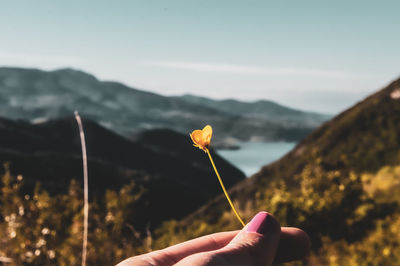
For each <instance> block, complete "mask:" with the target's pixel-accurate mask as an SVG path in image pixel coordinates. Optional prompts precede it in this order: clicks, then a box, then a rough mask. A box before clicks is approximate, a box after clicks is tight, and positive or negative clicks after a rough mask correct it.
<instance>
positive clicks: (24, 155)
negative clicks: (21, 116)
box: [0, 117, 245, 227]
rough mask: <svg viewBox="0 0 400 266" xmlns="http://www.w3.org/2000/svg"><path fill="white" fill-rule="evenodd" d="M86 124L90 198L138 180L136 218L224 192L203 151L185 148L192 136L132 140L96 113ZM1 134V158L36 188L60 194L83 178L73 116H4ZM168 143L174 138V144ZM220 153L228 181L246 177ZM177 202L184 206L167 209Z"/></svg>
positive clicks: (156, 218) (139, 221) (166, 213)
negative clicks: (37, 120)
mask: <svg viewBox="0 0 400 266" xmlns="http://www.w3.org/2000/svg"><path fill="white" fill-rule="evenodd" d="M83 123H84V129H85V133H86V143H87V151H88V160H89V162H88V165H89V188H90V195H91V197H92V198H97V199H99V200H102V199H103V197H104V192H105V190H106V189H112V190H118V189H120V188H121V187H122V186H123V185H125V184H128V183H130V182H131V181H134V182H135V183H136V184H137V185H139V186H141V187H142V188H143V189H144V190H145V193H144V194H143V196H142V198H141V199H140V200H139V201H137V202H136V203H135V204H136V206H135V213H136V214H137V216H136V217H135V225H137V226H139V227H140V226H142V227H143V226H144V225H145V224H147V223H151V225H152V226H153V225H157V224H158V223H159V222H161V221H163V220H165V219H169V218H176V217H183V216H185V215H187V214H188V213H189V212H190V211H192V210H193V209H195V208H197V207H199V206H200V205H201V204H204V203H205V202H206V201H207V200H209V199H210V198H212V197H214V196H215V195H217V194H218V193H219V192H220V190H219V188H218V187H216V186H215V185H217V180H216V179H215V177H214V173H213V172H212V170H211V169H210V167H209V162H208V161H207V158H206V157H205V156H204V154H201V153H199V152H197V151H196V150H195V149H193V148H192V149H186V147H191V143H190V138H189V137H188V136H184V135H182V134H180V133H176V132H172V131H169V132H157V131H155V132H148V133H146V134H147V135H149V136H151V137H150V138H149V137H148V138H146V142H145V141H144V140H143V141H142V142H132V141H130V140H128V139H125V138H123V137H121V136H119V135H117V134H115V133H113V132H111V131H109V130H107V129H105V128H103V127H101V126H99V125H97V124H96V123H95V122H92V121H90V120H87V119H84V120H83ZM0 140H1V141H0V162H1V163H4V162H9V163H10V164H11V170H12V173H14V174H16V175H17V174H22V175H24V177H25V178H24V179H25V183H26V184H27V186H28V187H30V188H33V186H34V185H35V184H36V182H40V183H41V186H42V187H43V188H45V189H46V190H47V191H49V192H50V193H51V194H53V195H54V194H58V193H64V192H66V190H67V189H68V185H69V183H70V182H71V179H76V180H78V181H79V182H80V181H81V180H82V159H81V148H80V139H79V133H78V128H77V124H76V121H75V120H74V119H73V118H72V117H71V118H64V119H57V120H51V121H49V122H46V123H42V124H34V125H32V124H30V123H27V122H24V121H17V122H15V121H10V120H7V119H0ZM159 140H162V141H161V143H160V142H159ZM164 142H165V143H170V144H171V145H170V147H168V149H165V147H164V146H163V145H162V143H164ZM182 147H185V148H182ZM202 155H203V156H202ZM215 158H216V161H217V163H218V164H220V165H221V171H222V172H224V173H225V175H226V183H227V186H229V187H230V186H232V185H233V184H235V183H237V182H238V181H240V180H243V179H244V178H245V176H244V174H243V173H242V172H241V171H240V170H238V169H237V168H235V167H234V166H232V165H231V164H229V163H228V162H226V161H225V160H223V159H222V158H221V157H220V156H218V154H215ZM1 174H2V173H0V175H1ZM177 204H179V205H180V208H175V209H172V210H168V209H167V208H166V207H167V206H176V205H177ZM149 210H151V212H150V211H149Z"/></svg>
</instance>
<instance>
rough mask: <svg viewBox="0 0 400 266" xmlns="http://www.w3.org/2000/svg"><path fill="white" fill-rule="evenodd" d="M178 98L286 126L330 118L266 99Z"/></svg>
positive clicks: (315, 122)
mask: <svg viewBox="0 0 400 266" xmlns="http://www.w3.org/2000/svg"><path fill="white" fill-rule="evenodd" d="M180 98H181V99H184V100H186V101H189V102H192V103H194V104H198V105H203V106H208V107H210V108H214V109H217V110H219V111H222V112H225V113H231V114H235V115H240V116H243V117H246V118H249V119H254V118H257V119H260V120H265V121H272V122H276V123H281V124H282V125H285V126H287V127H295V126H298V127H299V126H301V125H303V126H304V125H305V126H309V127H318V126H319V125H321V124H322V123H323V122H325V121H327V120H328V119H330V118H331V115H324V114H319V113H313V112H303V111H299V110H295V109H292V108H289V107H286V106H283V105H280V104H277V103H275V102H272V101H268V100H259V101H255V102H243V101H238V100H235V99H225V100H213V99H209V98H205V97H199V96H195V95H191V94H187V95H184V96H181V97H180Z"/></svg>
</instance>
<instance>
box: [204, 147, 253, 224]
mask: <svg viewBox="0 0 400 266" xmlns="http://www.w3.org/2000/svg"><path fill="white" fill-rule="evenodd" d="M206 153H207V154H208V158H210V161H211V164H212V166H213V168H214V172H215V174H216V175H217V177H218V181H219V183H220V184H221V187H222V190H223V191H224V194H225V197H226V199H227V200H228V202H229V204H230V205H231V208H232V210H233V212H234V213H235V215H236V217H237V218H238V220H239V222H240V223H241V224H242V225H243V227H244V226H245V225H246V224H245V223H244V222H243V220H242V218H241V217H240V215H239V213H238V212H237V211H236V209H235V206H233V203H232V201H231V198H230V197H229V195H228V192H226V189H225V186H224V183H223V182H222V179H221V176H220V175H219V173H218V170H217V167H215V164H214V160H213V159H212V157H211V153H210V150H209V149H207V148H206Z"/></svg>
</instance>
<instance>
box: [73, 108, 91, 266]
mask: <svg viewBox="0 0 400 266" xmlns="http://www.w3.org/2000/svg"><path fill="white" fill-rule="evenodd" d="M75 119H76V122H77V123H78V127H79V135H80V138H81V146H82V162H83V198H84V205H83V243H82V266H86V257H87V242H88V218H89V189H88V167H87V154H86V142H85V132H84V131H83V126H82V120H81V117H80V116H79V114H78V111H75Z"/></svg>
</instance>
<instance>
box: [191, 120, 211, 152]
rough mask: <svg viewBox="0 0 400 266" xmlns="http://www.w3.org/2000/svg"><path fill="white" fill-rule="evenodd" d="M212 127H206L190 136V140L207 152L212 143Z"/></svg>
mask: <svg viewBox="0 0 400 266" xmlns="http://www.w3.org/2000/svg"><path fill="white" fill-rule="evenodd" d="M211 137H212V127H211V126H210V125H207V126H205V127H204V128H203V129H202V130H200V129H197V130H194V131H193V132H192V134H190V138H191V139H192V141H193V143H194V144H193V145H194V146H195V147H198V148H199V149H202V150H203V151H204V152H207V149H208V147H209V146H210V143H211Z"/></svg>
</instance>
